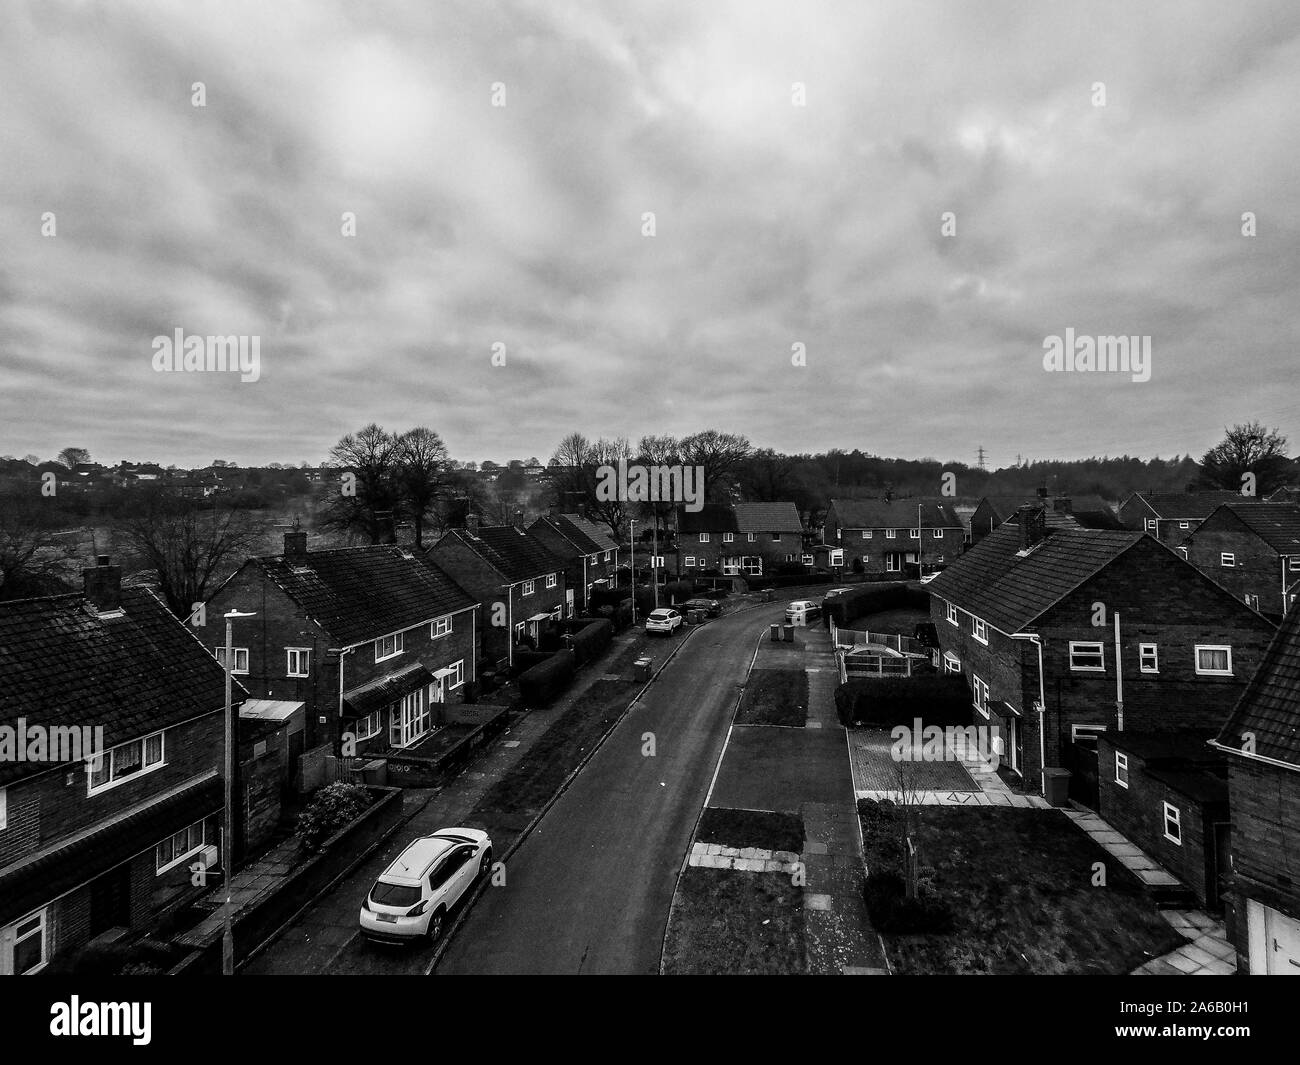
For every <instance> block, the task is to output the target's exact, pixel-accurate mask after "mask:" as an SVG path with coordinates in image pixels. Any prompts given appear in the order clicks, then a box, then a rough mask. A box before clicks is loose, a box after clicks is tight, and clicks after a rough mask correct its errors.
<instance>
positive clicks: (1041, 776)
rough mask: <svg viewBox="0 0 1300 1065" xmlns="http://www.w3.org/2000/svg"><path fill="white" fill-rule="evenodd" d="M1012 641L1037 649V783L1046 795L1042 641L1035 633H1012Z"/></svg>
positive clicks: (1045, 720)
mask: <svg viewBox="0 0 1300 1065" xmlns="http://www.w3.org/2000/svg"><path fill="white" fill-rule="evenodd" d="M1011 638H1012V639H1013V640H1028V641H1029V642H1030V643H1032V644H1033V645H1034V646H1035V647H1036V648H1037V649H1038V783H1039V787H1040V789H1041V790H1042V793H1043V794H1044V795H1046V794H1047V689H1046V688H1045V687H1044V684H1043V641H1042V637H1040V636H1039V635H1038V633H1036V632H1013V633H1012V634H1011Z"/></svg>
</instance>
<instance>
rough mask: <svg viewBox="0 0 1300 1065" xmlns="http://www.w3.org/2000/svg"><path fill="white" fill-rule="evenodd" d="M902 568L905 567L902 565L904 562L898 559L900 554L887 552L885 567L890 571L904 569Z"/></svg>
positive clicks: (894, 571)
mask: <svg viewBox="0 0 1300 1065" xmlns="http://www.w3.org/2000/svg"><path fill="white" fill-rule="evenodd" d="M902 568H903V567H902V563H900V562H899V560H898V556H897V555H893V554H889V553H888V552H886V554H885V569H886V570H888V571H889V572H891V573H896V572H897V571H898V570H900V569H902Z"/></svg>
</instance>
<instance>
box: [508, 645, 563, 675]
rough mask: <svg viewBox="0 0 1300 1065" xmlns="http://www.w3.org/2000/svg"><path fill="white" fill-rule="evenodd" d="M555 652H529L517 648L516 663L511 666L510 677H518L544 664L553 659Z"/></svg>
mask: <svg viewBox="0 0 1300 1065" xmlns="http://www.w3.org/2000/svg"><path fill="white" fill-rule="evenodd" d="M556 653H557V652H555V651H529V650H527V649H526V648H523V647H516V648H515V655H514V661H513V662H511V664H510V675H511V676H512V677H517V676H519V674H521V673H524V672H526V671H528V670H530V669H532V668H533V666H535V665H538V664H540V663H542V662H545V661H547V660H548V659H550V658H551V657H553V656H554V655H555V654H556Z"/></svg>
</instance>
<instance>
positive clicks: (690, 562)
mask: <svg viewBox="0 0 1300 1065" xmlns="http://www.w3.org/2000/svg"><path fill="white" fill-rule="evenodd" d="M682 565H683V566H685V567H687V568H688V569H689V568H690V567H691V566H694V565H695V556H694V555H687V556H686V557H685V560H684V561H683V562H682Z"/></svg>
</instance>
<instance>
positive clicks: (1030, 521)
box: [1016, 507, 1047, 551]
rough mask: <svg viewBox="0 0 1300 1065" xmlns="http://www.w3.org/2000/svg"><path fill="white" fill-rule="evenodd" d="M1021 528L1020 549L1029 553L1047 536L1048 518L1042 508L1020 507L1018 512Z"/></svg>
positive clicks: (1018, 521)
mask: <svg viewBox="0 0 1300 1065" xmlns="http://www.w3.org/2000/svg"><path fill="white" fill-rule="evenodd" d="M1016 524H1018V525H1019V526H1020V549H1021V550H1022V551H1027V550H1028V549H1029V548H1031V547H1033V546H1034V544H1036V543H1039V542H1040V541H1041V540H1042V539H1043V538H1044V537H1045V536H1046V535H1047V517H1046V514H1045V513H1044V511H1043V508H1042V507H1020V508H1019V509H1018V510H1017V511H1016Z"/></svg>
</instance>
